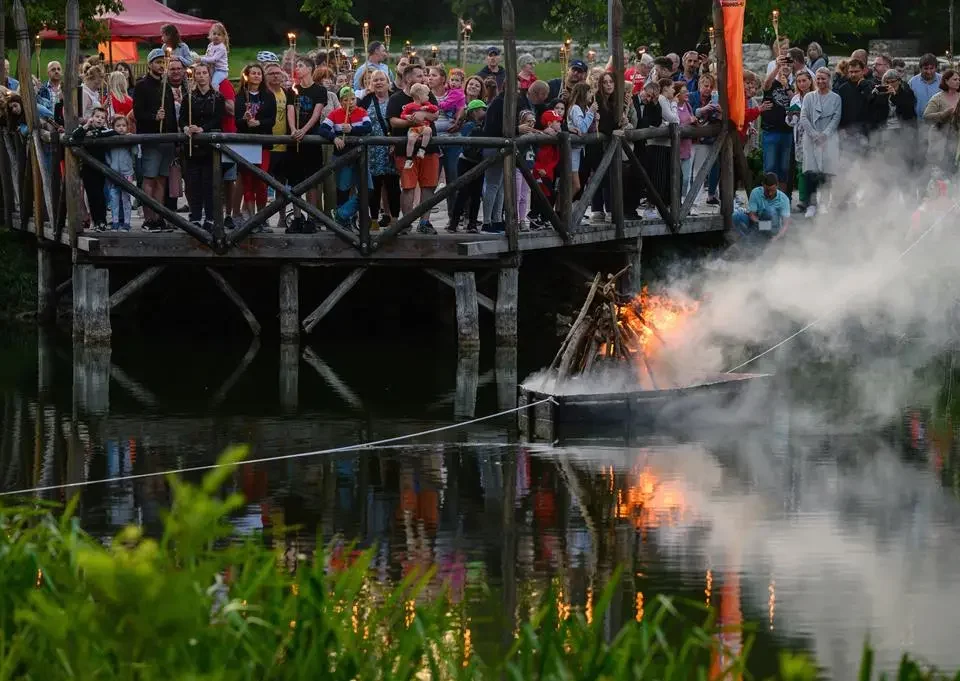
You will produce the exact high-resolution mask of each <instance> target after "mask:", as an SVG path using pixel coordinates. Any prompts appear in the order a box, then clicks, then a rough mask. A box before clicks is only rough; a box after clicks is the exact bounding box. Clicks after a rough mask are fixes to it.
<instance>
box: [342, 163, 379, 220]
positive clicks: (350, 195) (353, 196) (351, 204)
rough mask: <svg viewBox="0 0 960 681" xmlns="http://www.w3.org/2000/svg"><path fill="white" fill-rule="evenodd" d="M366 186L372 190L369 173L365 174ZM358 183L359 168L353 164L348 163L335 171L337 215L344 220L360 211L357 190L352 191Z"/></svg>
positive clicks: (350, 218)
mask: <svg viewBox="0 0 960 681" xmlns="http://www.w3.org/2000/svg"><path fill="white" fill-rule="evenodd" d="M366 180H367V186H368V187H370V190H371V191H372V190H373V180H372V179H371V177H370V175H369V173H368V174H367V178H366ZM359 185H360V173H359V169H358V168H357V166H355V165H349V166H346V167H344V168H341V169H340V170H338V171H337V216H338V217H339V218H340V219H341V220H344V221H347V222H348V221H350V220H352V219H353V217H354V216H355V215H356V214H357V213H359V212H360V196H359V192H354V191H353V188H354V187H359Z"/></svg>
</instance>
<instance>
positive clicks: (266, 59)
mask: <svg viewBox="0 0 960 681" xmlns="http://www.w3.org/2000/svg"><path fill="white" fill-rule="evenodd" d="M257 61H258V62H260V63H261V64H279V63H280V57H278V56H277V55H276V54H274V53H273V52H270V51H269V50H261V51H260V52H257Z"/></svg>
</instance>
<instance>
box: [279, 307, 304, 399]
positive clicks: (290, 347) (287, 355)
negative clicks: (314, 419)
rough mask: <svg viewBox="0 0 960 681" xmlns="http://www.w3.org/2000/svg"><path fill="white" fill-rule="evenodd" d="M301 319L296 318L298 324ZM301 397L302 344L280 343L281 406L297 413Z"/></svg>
mask: <svg viewBox="0 0 960 681" xmlns="http://www.w3.org/2000/svg"><path fill="white" fill-rule="evenodd" d="M298 320H299V317H296V316H295V317H294V322H295V323H296V322H297V321H298ZM299 397H300V344H299V343H297V342H289V341H287V342H282V343H280V406H281V408H282V409H283V410H284V411H286V412H295V411H296V410H297V407H298V406H299Z"/></svg>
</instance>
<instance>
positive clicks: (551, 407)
mask: <svg viewBox="0 0 960 681" xmlns="http://www.w3.org/2000/svg"><path fill="white" fill-rule="evenodd" d="M771 377H772V374H721V375H719V376H716V377H715V378H712V379H708V380H705V381H702V382H699V383H695V384H692V385H688V386H684V387H680V388H668V389H664V390H640V389H638V390H633V391H629V392H616V393H590V394H583V393H581V394H576V393H566V394H565V393H563V392H559V393H552V392H548V391H546V390H545V389H541V388H539V387H533V386H529V385H526V384H523V385H521V386H520V387H519V389H518V390H519V395H518V401H517V404H518V406H522V405H525V404H532V403H534V402H539V401H542V400H545V399H547V398H553V401H552V402H544V403H543V404H538V405H537V406H535V407H532V408H530V409H523V410H521V411H519V412H517V414H518V425H519V428H520V433H521V435H522V436H524V437H525V438H526V439H527V440H528V441H530V442H534V441H546V442H560V441H570V440H577V439H595V438H615V439H617V440H621V439H625V440H627V441H629V440H631V439H632V438H633V436H634V435H635V434H638V433H642V432H650V431H651V430H653V429H654V428H655V427H666V426H668V425H669V424H670V422H672V421H675V420H679V419H680V417H682V416H685V415H688V414H691V413H692V414H694V416H695V410H696V409H697V408H698V407H701V408H702V407H710V408H712V409H717V408H721V409H722V408H729V407H732V406H733V405H734V404H735V403H738V400H740V398H742V397H745V395H746V393H747V390H752V389H753V388H759V387H760V386H761V385H766V384H767V383H768V381H767V380H765V379H768V378H771ZM756 394H758V395H759V394H760V393H759V392H758V393H756ZM762 402H763V400H762V399H761V400H757V403H758V406H759V405H762ZM749 413H752V414H753V415H755V416H759V413H758V412H755V411H752V412H749ZM737 416H738V417H739V418H742V411H741V413H738V415H737Z"/></svg>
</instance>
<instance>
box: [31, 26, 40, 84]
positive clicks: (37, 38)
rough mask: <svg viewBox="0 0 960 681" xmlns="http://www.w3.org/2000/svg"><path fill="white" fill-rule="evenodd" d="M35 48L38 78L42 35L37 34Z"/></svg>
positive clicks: (34, 40)
mask: <svg viewBox="0 0 960 681" xmlns="http://www.w3.org/2000/svg"><path fill="white" fill-rule="evenodd" d="M33 47H34V50H35V51H36V53H37V78H39V77H40V47H41V45H40V34H39V33H37V37H36V38H34V39H33Z"/></svg>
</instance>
